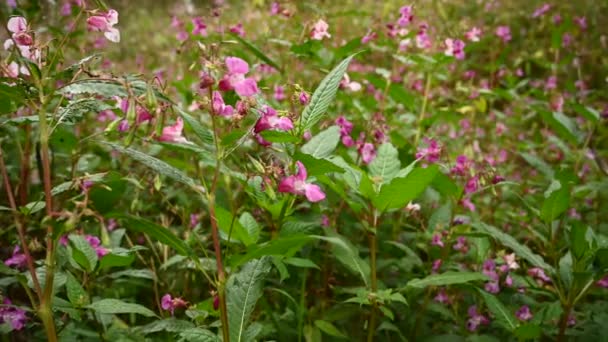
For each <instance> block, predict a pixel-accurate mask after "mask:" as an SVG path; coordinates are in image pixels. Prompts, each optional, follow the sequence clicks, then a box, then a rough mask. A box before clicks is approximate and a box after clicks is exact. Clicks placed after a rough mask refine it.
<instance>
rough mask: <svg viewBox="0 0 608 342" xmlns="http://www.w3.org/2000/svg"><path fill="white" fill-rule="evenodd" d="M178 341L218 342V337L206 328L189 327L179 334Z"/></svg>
mask: <svg viewBox="0 0 608 342" xmlns="http://www.w3.org/2000/svg"><path fill="white" fill-rule="evenodd" d="M179 337H180V340H179V342H219V341H220V339H219V337H218V336H217V335H216V334H214V333H213V332H211V331H209V330H207V329H201V328H191V329H186V330H185V331H182V332H181V333H180V334H179Z"/></svg>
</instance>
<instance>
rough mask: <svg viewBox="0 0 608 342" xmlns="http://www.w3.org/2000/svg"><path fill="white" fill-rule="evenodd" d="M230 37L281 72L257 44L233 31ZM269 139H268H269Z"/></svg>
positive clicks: (281, 69)
mask: <svg viewBox="0 0 608 342" xmlns="http://www.w3.org/2000/svg"><path fill="white" fill-rule="evenodd" d="M232 37H233V38H234V39H236V40H238V41H239V42H240V43H241V44H243V45H244V46H245V47H246V48H247V50H249V51H251V52H252V53H253V54H254V55H255V56H256V57H257V58H259V59H261V60H262V61H264V63H266V64H268V65H270V66H271V67H273V68H275V69H277V70H278V71H280V72H281V73H283V68H281V67H280V66H279V65H278V64H277V63H275V61H273V60H272V59H271V58H270V57H268V56H267V55H266V54H264V52H262V50H260V49H258V47H257V46H255V45H253V43H251V42H249V41H248V40H246V39H243V38H241V37H240V36H239V35H238V34H236V33H233V34H232ZM269 141H270V140H269Z"/></svg>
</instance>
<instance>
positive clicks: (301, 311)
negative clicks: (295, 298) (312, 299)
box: [298, 271, 308, 342]
mask: <svg viewBox="0 0 608 342" xmlns="http://www.w3.org/2000/svg"><path fill="white" fill-rule="evenodd" d="M307 277H308V271H305V272H304V275H303V276H302V284H301V285H300V307H299V312H298V342H302V326H303V325H304V307H305V306H306V278H307Z"/></svg>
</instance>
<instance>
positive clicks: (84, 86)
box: [57, 79, 141, 98]
mask: <svg viewBox="0 0 608 342" xmlns="http://www.w3.org/2000/svg"><path fill="white" fill-rule="evenodd" d="M57 92H58V93H59V94H74V95H79V94H94V95H99V96H103V97H105V98H112V97H114V96H118V97H126V96H128V95H129V94H128V92H127V89H126V88H125V86H124V85H123V84H122V83H120V82H118V81H114V80H99V79H84V80H79V81H76V82H73V83H69V84H67V85H65V86H63V87H62V88H59V89H58V90H57ZM139 95H141V94H139Z"/></svg>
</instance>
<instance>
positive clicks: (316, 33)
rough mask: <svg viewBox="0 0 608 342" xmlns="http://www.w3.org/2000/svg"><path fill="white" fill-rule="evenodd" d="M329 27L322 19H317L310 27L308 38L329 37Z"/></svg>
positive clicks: (320, 38)
mask: <svg viewBox="0 0 608 342" xmlns="http://www.w3.org/2000/svg"><path fill="white" fill-rule="evenodd" d="M328 29H329V25H327V23H326V22H325V20H323V19H319V21H317V22H316V23H315V24H314V26H313V27H312V31H311V32H310V38H311V39H314V40H323V38H325V37H327V38H331V34H329V32H327V30H328Z"/></svg>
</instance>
